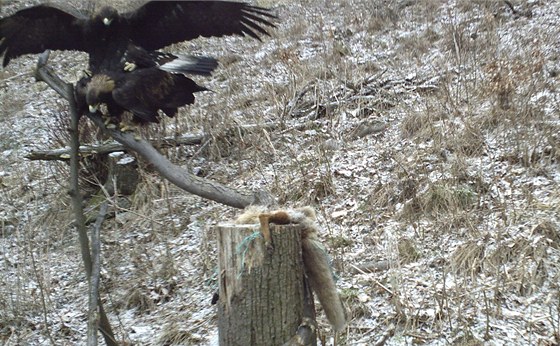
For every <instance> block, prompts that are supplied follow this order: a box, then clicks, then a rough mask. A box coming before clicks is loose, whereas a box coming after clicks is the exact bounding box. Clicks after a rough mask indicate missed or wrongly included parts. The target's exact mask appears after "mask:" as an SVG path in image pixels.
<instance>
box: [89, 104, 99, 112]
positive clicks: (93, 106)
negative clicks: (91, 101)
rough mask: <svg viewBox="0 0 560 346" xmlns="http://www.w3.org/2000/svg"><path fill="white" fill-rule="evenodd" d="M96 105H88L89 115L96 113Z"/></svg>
mask: <svg viewBox="0 0 560 346" xmlns="http://www.w3.org/2000/svg"><path fill="white" fill-rule="evenodd" d="M97 107H98V106H97V105H89V112H90V113H95V112H97Z"/></svg>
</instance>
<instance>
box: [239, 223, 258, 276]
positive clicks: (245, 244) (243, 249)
mask: <svg viewBox="0 0 560 346" xmlns="http://www.w3.org/2000/svg"><path fill="white" fill-rule="evenodd" d="M258 237H261V238H262V234H261V232H260V231H255V233H253V234H251V235H248V236H247V237H245V239H243V241H241V243H239V245H237V249H236V251H237V254H238V255H241V268H240V270H239V273H238V274H237V275H238V278H239V277H241V274H242V273H243V270H244V269H245V254H246V253H247V251H248V250H249V245H251V243H252V242H253V241H254V240H255V239H257V238H258Z"/></svg>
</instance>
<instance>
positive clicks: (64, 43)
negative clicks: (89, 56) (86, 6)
mask: <svg viewBox="0 0 560 346" xmlns="http://www.w3.org/2000/svg"><path fill="white" fill-rule="evenodd" d="M70 12H72V11H70V10H62V9H60V8H58V7H54V6H50V5H39V6H34V7H31V8H27V9H24V10H21V11H18V12H16V13H15V14H13V15H12V16H9V17H6V18H2V19H0V41H2V40H3V41H2V43H1V44H0V55H2V54H4V60H3V62H2V65H3V66H6V65H7V64H8V63H9V62H10V60H11V59H13V58H15V57H18V56H20V55H23V54H29V53H42V52H44V51H45V50H46V49H53V50H57V49H58V50H82V51H86V50H87V47H86V46H85V44H86V40H85V39H84V36H83V26H84V25H85V23H86V21H87V17H85V16H82V15H79V14H78V13H77V12H74V13H70Z"/></svg>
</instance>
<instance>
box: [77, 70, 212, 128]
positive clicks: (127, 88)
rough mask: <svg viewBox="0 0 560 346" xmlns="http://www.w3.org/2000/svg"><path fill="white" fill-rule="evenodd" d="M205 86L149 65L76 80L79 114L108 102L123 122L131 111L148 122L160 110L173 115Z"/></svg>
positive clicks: (111, 111) (113, 114)
mask: <svg viewBox="0 0 560 346" xmlns="http://www.w3.org/2000/svg"><path fill="white" fill-rule="evenodd" d="M205 90H208V89H206V88H204V87H202V86H199V85H197V84H196V83H195V82H194V81H193V80H191V79H189V78H187V77H186V76H184V75H183V74H174V73H169V72H166V71H163V70H160V69H158V68H156V67H150V68H139V69H136V70H134V71H131V72H123V71H115V72H105V73H99V74H96V75H93V76H92V77H84V78H82V79H81V80H79V81H78V83H77V84H76V87H75V96H76V101H77V106H78V112H80V114H83V113H85V112H87V111H89V112H92V113H94V112H97V111H98V110H99V107H100V106H101V104H105V105H106V106H107V112H108V115H109V116H110V117H111V121H112V122H117V123H118V122H120V121H121V117H122V115H123V113H124V112H127V111H128V112H130V113H132V116H133V117H132V120H133V122H135V123H139V124H147V123H158V122H159V113H158V111H159V110H160V111H161V112H163V113H164V114H165V115H167V116H169V117H174V116H175V115H176V114H177V109H178V108H179V107H182V106H185V105H189V104H193V103H194V100H195V97H194V93H195V92H199V91H205Z"/></svg>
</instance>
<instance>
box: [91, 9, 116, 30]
mask: <svg viewBox="0 0 560 346" xmlns="http://www.w3.org/2000/svg"><path fill="white" fill-rule="evenodd" d="M118 16H119V13H118V12H117V10H115V9H114V8H113V7H111V6H104V7H103V8H101V10H100V11H99V13H97V15H96V16H95V19H97V20H100V21H101V22H102V23H103V25H105V26H109V25H111V23H112V22H113V21H114V20H115V19H116V18H117V17H118Z"/></svg>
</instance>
